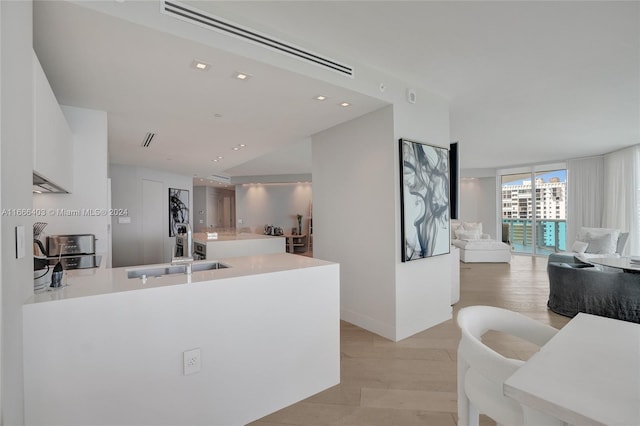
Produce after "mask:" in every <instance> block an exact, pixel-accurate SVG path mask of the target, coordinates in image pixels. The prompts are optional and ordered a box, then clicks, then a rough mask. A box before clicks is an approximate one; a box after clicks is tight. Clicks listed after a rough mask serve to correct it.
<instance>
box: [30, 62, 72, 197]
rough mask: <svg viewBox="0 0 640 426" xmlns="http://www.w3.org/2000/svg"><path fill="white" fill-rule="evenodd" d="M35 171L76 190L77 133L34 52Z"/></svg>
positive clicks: (53, 181) (56, 183)
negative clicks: (75, 138)
mask: <svg viewBox="0 0 640 426" xmlns="http://www.w3.org/2000/svg"><path fill="white" fill-rule="evenodd" d="M33 97H34V107H33V114H34V117H33V171H34V172H35V173H37V174H38V175H40V176H41V177H43V178H44V179H46V180H48V181H50V182H52V183H54V184H55V185H56V186H58V187H60V188H62V189H63V190H64V191H67V192H71V191H72V190H73V135H72V134H71V130H70V129H69V124H67V120H66V119H65V117H64V114H63V113H62V110H61V109H60V105H58V101H57V100H56V97H55V95H54V94H53V90H51V86H50V85H49V81H48V80H47V77H46V76H45V74H44V70H43V69H42V66H41V65H40V61H38V58H37V56H36V54H35V52H34V53H33Z"/></svg>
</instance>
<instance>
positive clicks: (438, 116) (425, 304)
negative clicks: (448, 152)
mask: <svg viewBox="0 0 640 426" xmlns="http://www.w3.org/2000/svg"><path fill="white" fill-rule="evenodd" d="M393 121H394V142H393V144H391V142H387V143H388V144H391V147H392V148H393V150H392V152H393V165H394V171H393V179H394V184H393V189H394V198H393V199H394V201H393V202H394V206H395V232H396V234H395V240H394V243H395V252H394V257H393V259H394V260H395V265H396V276H395V279H396V305H397V313H396V335H395V340H401V339H404V338H406V337H409V336H411V335H413V334H415V333H418V332H420V331H422V330H425V329H427V328H429V327H432V326H434V325H436V324H439V323H441V322H443V321H446V320H448V319H450V318H451V261H452V260H451V256H450V255H449V254H446V255H441V256H434V257H430V258H427V259H420V260H415V261H411V262H405V263H402V262H401V259H400V251H401V246H402V244H401V232H400V154H399V147H398V145H399V142H398V140H399V139H400V138H407V139H411V140H415V141H418V142H424V143H429V144H431V145H436V146H440V147H443V148H447V149H449V145H450V142H451V140H450V138H449V104H448V103H447V102H446V101H445V100H444V99H442V98H439V97H437V96H435V95H433V94H431V93H429V92H427V91H424V90H420V89H418V90H417V102H416V104H410V103H408V102H407V101H406V99H405V96H404V94H402V96H400V97H396V99H394V105H393ZM389 201H391V200H389Z"/></svg>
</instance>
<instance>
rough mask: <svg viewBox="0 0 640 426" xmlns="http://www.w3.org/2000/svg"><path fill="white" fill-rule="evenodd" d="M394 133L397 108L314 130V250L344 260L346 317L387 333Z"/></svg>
mask: <svg viewBox="0 0 640 426" xmlns="http://www.w3.org/2000/svg"><path fill="white" fill-rule="evenodd" d="M393 139H394V135H393V108H392V107H385V108H383V109H380V110H378V111H374V112H372V113H369V114H366V115H364V116H362V117H360V118H357V119H355V120H352V121H349V122H346V123H343V124H341V125H338V126H336V127H333V128H331V129H328V130H325V131H323V132H320V133H318V134H316V135H313V137H312V159H313V160H312V161H313V170H312V174H313V218H314V221H313V256H314V257H315V258H319V259H326V260H331V261H334V262H338V263H340V309H341V318H342V319H343V320H345V321H348V322H350V323H353V324H356V325H358V326H361V327H364V328H366V329H368V330H370V331H373V332H374V333H377V334H380V335H382V336H384V337H387V338H389V339H395V334H396V333H395V331H396V330H395V326H396V295H395V259H396V258H397V256H399V253H396V251H395V246H396V244H395V237H396V234H395V219H396V218H395V215H394V208H393V206H394V203H395V202H396V201H395V193H394V185H395V179H394V163H393V153H394V147H397V145H396V144H395V143H394V140H393ZM329 165H330V166H329Z"/></svg>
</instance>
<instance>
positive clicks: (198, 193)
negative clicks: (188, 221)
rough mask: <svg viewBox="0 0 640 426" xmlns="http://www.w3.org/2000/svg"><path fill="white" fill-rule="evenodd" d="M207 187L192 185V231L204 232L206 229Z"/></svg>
mask: <svg viewBox="0 0 640 426" xmlns="http://www.w3.org/2000/svg"><path fill="white" fill-rule="evenodd" d="M207 226H208V225H207V187H206V186H194V187H193V227H192V228H193V231H194V232H206V229H207Z"/></svg>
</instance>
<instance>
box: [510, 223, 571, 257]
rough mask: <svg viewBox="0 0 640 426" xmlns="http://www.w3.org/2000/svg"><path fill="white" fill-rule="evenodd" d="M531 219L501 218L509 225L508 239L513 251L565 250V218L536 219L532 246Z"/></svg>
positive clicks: (548, 252) (545, 251)
mask: <svg viewBox="0 0 640 426" xmlns="http://www.w3.org/2000/svg"><path fill="white" fill-rule="evenodd" d="M532 220H533V219H504V218H503V219H502V223H506V224H508V225H509V241H511V246H512V247H513V251H514V252H515V253H528V254H539V255H549V254H551V253H557V252H559V251H566V250H567V243H566V240H567V221H566V220H565V219H536V238H535V240H536V244H535V247H533V245H532V242H533V238H532V235H533V226H532Z"/></svg>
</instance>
